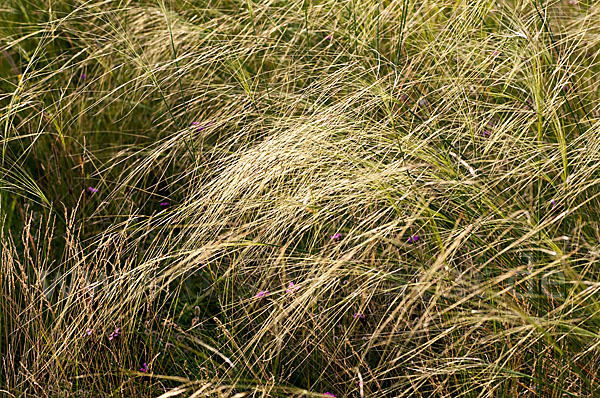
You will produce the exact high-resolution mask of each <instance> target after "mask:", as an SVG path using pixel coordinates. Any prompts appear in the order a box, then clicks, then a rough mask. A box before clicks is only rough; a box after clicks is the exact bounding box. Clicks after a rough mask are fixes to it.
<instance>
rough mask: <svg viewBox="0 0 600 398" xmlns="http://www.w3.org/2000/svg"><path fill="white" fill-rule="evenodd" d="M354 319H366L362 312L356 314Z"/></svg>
mask: <svg viewBox="0 0 600 398" xmlns="http://www.w3.org/2000/svg"><path fill="white" fill-rule="evenodd" d="M354 319H365V316H364V315H363V314H361V313H360V312H357V313H356V314H354Z"/></svg>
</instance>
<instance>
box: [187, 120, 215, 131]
mask: <svg viewBox="0 0 600 398" xmlns="http://www.w3.org/2000/svg"><path fill="white" fill-rule="evenodd" d="M212 125H213V122H212V121H210V122H208V123H206V125H204V126H203V125H201V124H200V122H192V126H193V127H195V128H196V131H202V130H204V129H205V128H207V127H210V126H212Z"/></svg>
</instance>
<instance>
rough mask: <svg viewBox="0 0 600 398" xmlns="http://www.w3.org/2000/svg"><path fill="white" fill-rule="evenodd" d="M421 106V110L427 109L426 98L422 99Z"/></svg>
mask: <svg viewBox="0 0 600 398" xmlns="http://www.w3.org/2000/svg"><path fill="white" fill-rule="evenodd" d="M419 106H420V107H421V108H425V107H426V106H427V100H426V99H425V98H421V99H420V100H419Z"/></svg>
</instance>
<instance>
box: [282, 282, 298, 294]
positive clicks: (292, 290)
mask: <svg viewBox="0 0 600 398" xmlns="http://www.w3.org/2000/svg"><path fill="white" fill-rule="evenodd" d="M296 289H298V286H296V285H294V282H290V284H289V286H288V288H287V289H286V291H285V292H286V293H293V292H294V290H296Z"/></svg>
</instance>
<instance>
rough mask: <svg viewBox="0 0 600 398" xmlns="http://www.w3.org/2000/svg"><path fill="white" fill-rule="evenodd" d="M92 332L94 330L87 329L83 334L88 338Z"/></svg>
mask: <svg viewBox="0 0 600 398" xmlns="http://www.w3.org/2000/svg"><path fill="white" fill-rule="evenodd" d="M93 331H94V329H91V328H87V329H86V330H85V334H87V335H88V336H89V335H91V334H92V332H93Z"/></svg>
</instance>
